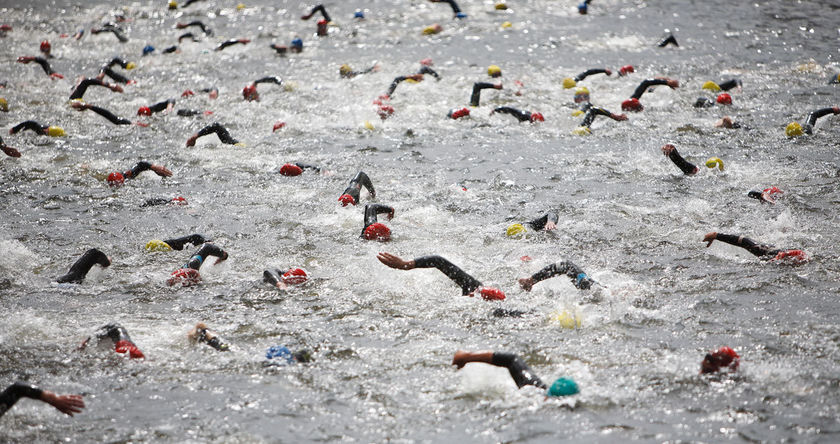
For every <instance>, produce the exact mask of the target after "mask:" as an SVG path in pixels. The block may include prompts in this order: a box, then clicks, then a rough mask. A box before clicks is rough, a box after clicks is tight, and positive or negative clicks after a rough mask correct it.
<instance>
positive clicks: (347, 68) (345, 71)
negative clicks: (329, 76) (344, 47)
mask: <svg viewBox="0 0 840 444" xmlns="http://www.w3.org/2000/svg"><path fill="white" fill-rule="evenodd" d="M352 71H353V68H351V67H350V65H348V64H346V63H345V64H343V65H341V67H339V68H338V73H339V74H341V75H343V76H346V75H347V74H350V73H351V72H352Z"/></svg>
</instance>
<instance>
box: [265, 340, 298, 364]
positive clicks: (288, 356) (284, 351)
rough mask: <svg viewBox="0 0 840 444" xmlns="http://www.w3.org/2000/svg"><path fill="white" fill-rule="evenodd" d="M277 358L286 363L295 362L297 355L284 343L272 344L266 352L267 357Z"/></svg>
mask: <svg viewBox="0 0 840 444" xmlns="http://www.w3.org/2000/svg"><path fill="white" fill-rule="evenodd" d="M275 358H276V359H277V361H280V362H281V363H282V362H283V361H285V363H286V364H292V363H294V362H295V357H294V356H292V351H291V350H289V348H288V347H284V346H282V345H272V346H271V347H269V349H268V350H266V352H265V359H275Z"/></svg>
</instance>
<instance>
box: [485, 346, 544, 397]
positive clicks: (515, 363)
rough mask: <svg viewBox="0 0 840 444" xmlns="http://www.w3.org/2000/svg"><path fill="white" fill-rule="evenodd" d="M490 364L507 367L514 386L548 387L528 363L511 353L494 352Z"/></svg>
mask: <svg viewBox="0 0 840 444" xmlns="http://www.w3.org/2000/svg"><path fill="white" fill-rule="evenodd" d="M490 364H492V365H495V366H497V367H505V368H507V369H508V371H509V372H510V377H511V378H513V381H514V382H516V387H518V388H522V387H524V386H526V385H533V386H535V387H539V388H541V389H547V388H548V386H546V385H545V383H544V382H542V380H541V379H540V377H539V376H537V375H536V374H534V371H533V370H531V368H530V367H528V364H526V363H525V361H523V360H522V359H521V358H519V356H516V355H515V354H513V353H506V352H494V353H493V360H492V361H491V362H490Z"/></svg>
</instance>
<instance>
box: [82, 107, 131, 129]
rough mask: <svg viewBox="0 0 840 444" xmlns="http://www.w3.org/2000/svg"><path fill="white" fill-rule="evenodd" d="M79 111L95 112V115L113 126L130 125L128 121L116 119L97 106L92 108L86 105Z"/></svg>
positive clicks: (116, 117)
mask: <svg viewBox="0 0 840 444" xmlns="http://www.w3.org/2000/svg"><path fill="white" fill-rule="evenodd" d="M79 109H89V110H91V111H93V112H95V113H96V114H99V115H100V116H102V117H104V118H106V119H108V121H109V122H111V123H113V124H114V125H130V124H131V121H130V120H128V119H124V118H122V117H118V116H117V115H115V114H114V113H112V112H111V111H108V110H107V109H105V108H100V107H98V106H93V105H87V104H86V105H84V106H83V107H81V108H79Z"/></svg>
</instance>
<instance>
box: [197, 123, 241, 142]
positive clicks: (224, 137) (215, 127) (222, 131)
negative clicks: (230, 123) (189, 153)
mask: <svg viewBox="0 0 840 444" xmlns="http://www.w3.org/2000/svg"><path fill="white" fill-rule="evenodd" d="M212 133H216V135H217V136H219V140H221V141H222V143H226V144H228V145H236V144H237V143H239V141H238V140H236V139H234V138H233V137H231V136H230V133H229V132H228V130H227V129H226V128H225V127H223V126H222V124H220V123H219V122H215V123H213V124H211V125H208V126H205V127H204V128H202V129H201V130H199V131H198V132H197V133H195V134H193V135H192V136H190V138H189V139H187V146H195V141H196V140H197V139H198V138H199V137H203V136H206V135H208V134H212Z"/></svg>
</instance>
